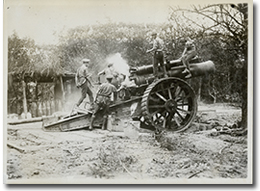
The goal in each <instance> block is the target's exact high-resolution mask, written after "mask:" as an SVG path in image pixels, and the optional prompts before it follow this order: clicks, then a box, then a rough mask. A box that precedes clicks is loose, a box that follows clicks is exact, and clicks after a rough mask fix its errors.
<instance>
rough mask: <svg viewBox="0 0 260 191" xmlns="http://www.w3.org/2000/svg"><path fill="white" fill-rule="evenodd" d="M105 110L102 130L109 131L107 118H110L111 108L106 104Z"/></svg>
mask: <svg viewBox="0 0 260 191" xmlns="http://www.w3.org/2000/svg"><path fill="white" fill-rule="evenodd" d="M103 109H104V116H103V124H102V130H105V129H107V118H108V112H109V106H108V105H106V104H104V105H103Z"/></svg>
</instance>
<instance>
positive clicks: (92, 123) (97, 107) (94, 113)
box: [89, 103, 100, 130]
mask: <svg viewBox="0 0 260 191" xmlns="http://www.w3.org/2000/svg"><path fill="white" fill-rule="evenodd" d="M99 108H100V106H99V104H98V103H94V109H93V113H92V116H91V119H90V126H89V130H92V129H93V127H94V121H95V118H96V113H97V112H98V110H99Z"/></svg>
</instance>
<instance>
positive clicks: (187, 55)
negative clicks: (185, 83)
mask: <svg viewBox="0 0 260 191" xmlns="http://www.w3.org/2000/svg"><path fill="white" fill-rule="evenodd" d="M196 55H197V51H196V47H195V45H194V42H193V41H192V40H191V39H190V38H188V39H187V40H186V43H185V48H184V51H183V53H182V56H181V61H182V63H183V65H184V67H185V69H184V71H183V72H182V73H183V74H185V73H187V75H186V76H185V78H190V77H191V76H192V75H191V72H190V60H191V59H192V58H194V57H195V56H196Z"/></svg>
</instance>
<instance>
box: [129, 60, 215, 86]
mask: <svg viewBox="0 0 260 191" xmlns="http://www.w3.org/2000/svg"><path fill="white" fill-rule="evenodd" d="M169 66H171V65H168V67H166V70H167V75H168V76H169V77H178V78H185V74H183V73H182V72H183V70H184V66H183V65H181V66H171V67H170V68H169ZM214 71H215V64H214V63H213V62H212V61H210V60H208V61H206V62H200V63H194V64H190V72H191V74H192V77H198V76H203V75H207V74H210V73H213V72H214ZM152 73H153V67H152V66H151V65H148V66H145V67H143V66H142V67H139V68H138V69H137V70H136V73H135V75H133V76H131V79H132V80H134V81H135V83H136V85H143V84H150V83H151V82H152V81H153V79H154V76H151V75H149V74H152ZM147 75H149V76H147ZM159 75H161V76H163V73H162V72H161V73H160V74H159Z"/></svg>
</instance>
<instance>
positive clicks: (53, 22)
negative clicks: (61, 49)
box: [4, 0, 171, 44]
mask: <svg viewBox="0 0 260 191" xmlns="http://www.w3.org/2000/svg"><path fill="white" fill-rule="evenodd" d="M170 4H171V2H170V1H169V0H160V1H156V0H142V1H140V0H73V1H72V0H71V1H68V0H44V1H42V0H41V1H39V0H6V1H5V4H4V24H5V25H4V29H5V30H6V31H5V32H6V33H5V34H7V35H8V36H9V35H11V34H13V32H14V31H16V33H17V34H18V36H19V37H22V38H23V37H30V38H32V39H34V40H35V42H36V43H37V44H53V43H56V42H57V34H59V33H61V32H62V31H63V32H64V31H66V30H67V29H69V28H74V27H77V26H85V25H92V24H97V23H105V22H108V21H109V20H110V21H112V22H126V23H129V22H131V23H162V22H167V17H168V13H169V5H170Z"/></svg>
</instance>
